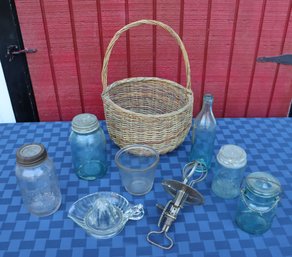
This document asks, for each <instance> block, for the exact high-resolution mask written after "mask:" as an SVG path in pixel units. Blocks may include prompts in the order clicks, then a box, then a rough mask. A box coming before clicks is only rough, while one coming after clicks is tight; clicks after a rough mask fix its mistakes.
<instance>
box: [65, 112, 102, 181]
mask: <svg viewBox="0 0 292 257" xmlns="http://www.w3.org/2000/svg"><path fill="white" fill-rule="evenodd" d="M69 141H70V145H71V154H72V162H73V167H74V170H75V173H76V174H77V176H78V177H80V178H82V179H85V180H94V179H96V178H101V177H103V176H104V175H105V174H106V171H107V159H106V158H107V157H106V140H105V135H104V132H103V130H102V129H101V127H100V126H99V122H98V119H97V118H96V116H95V115H93V114H89V113H83V114H79V115H77V116H75V117H74V118H73V120H72V131H71V134H70V137H69Z"/></svg>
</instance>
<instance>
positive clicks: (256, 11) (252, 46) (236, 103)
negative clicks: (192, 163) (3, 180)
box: [225, 0, 263, 117]
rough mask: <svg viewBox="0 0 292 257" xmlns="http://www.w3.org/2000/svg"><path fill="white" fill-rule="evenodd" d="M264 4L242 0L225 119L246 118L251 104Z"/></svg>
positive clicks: (251, 0)
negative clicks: (249, 102) (251, 89)
mask: <svg viewBox="0 0 292 257" xmlns="http://www.w3.org/2000/svg"><path fill="white" fill-rule="evenodd" d="M262 9H263V1H253V0H245V1H240V5H239V12H238V18H237V26H236V32H235V40H234V49H233V58H232V65H231V70H230V78H229V86H228V92H227V94H226V107H225V117H243V116H244V115H245V106H246V104H247V101H248V90H249V82H250V78H251V74H252V71H253V63H254V60H255V58H256V57H255V50H256V48H257V42H258V41H257V38H258V35H259V33H260V30H261V28H260V22H261V15H262Z"/></svg>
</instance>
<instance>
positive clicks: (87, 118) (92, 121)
mask: <svg viewBox="0 0 292 257" xmlns="http://www.w3.org/2000/svg"><path fill="white" fill-rule="evenodd" d="M98 128H99V123H98V119H97V117H96V116H95V115H94V114H90V113H82V114H78V115H76V116H75V117H74V118H73V120H72V130H73V131H75V132H77V133H80V134H87V133H91V132H93V131H95V130H97V129H98Z"/></svg>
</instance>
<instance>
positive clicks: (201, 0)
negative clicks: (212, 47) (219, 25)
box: [181, 0, 208, 115]
mask: <svg viewBox="0 0 292 257" xmlns="http://www.w3.org/2000/svg"><path fill="white" fill-rule="evenodd" d="M207 12H208V1H206V0H198V1H185V6H184V27H183V28H184V32H183V41H184V44H185V47H186V50H187V52H188V55H189V59H190V66H191V80H192V90H193V93H194V115H196V114H197V113H198V112H199V110H200V108H201V106H200V102H201V101H200V99H201V78H202V72H203V62H204V48H205V37H206V23H207V16H208V15H207ZM181 65H182V68H181V83H182V85H185V84H186V73H185V65H184V62H183V60H182V62H181Z"/></svg>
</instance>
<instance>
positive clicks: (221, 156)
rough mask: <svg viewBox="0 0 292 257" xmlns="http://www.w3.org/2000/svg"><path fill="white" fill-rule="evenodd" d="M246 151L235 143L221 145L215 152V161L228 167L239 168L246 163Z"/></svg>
mask: <svg viewBox="0 0 292 257" xmlns="http://www.w3.org/2000/svg"><path fill="white" fill-rule="evenodd" d="M246 158H247V157H246V152H245V151H244V150H243V149H242V148H241V147H239V146H237V145H223V146H222V147H221V148H220V150H219V153H218V154H217V161H218V162H219V163H220V164H221V165H222V166H224V167H226V168H229V169H239V168H242V167H244V166H245V165H246V162H247V160H246Z"/></svg>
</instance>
